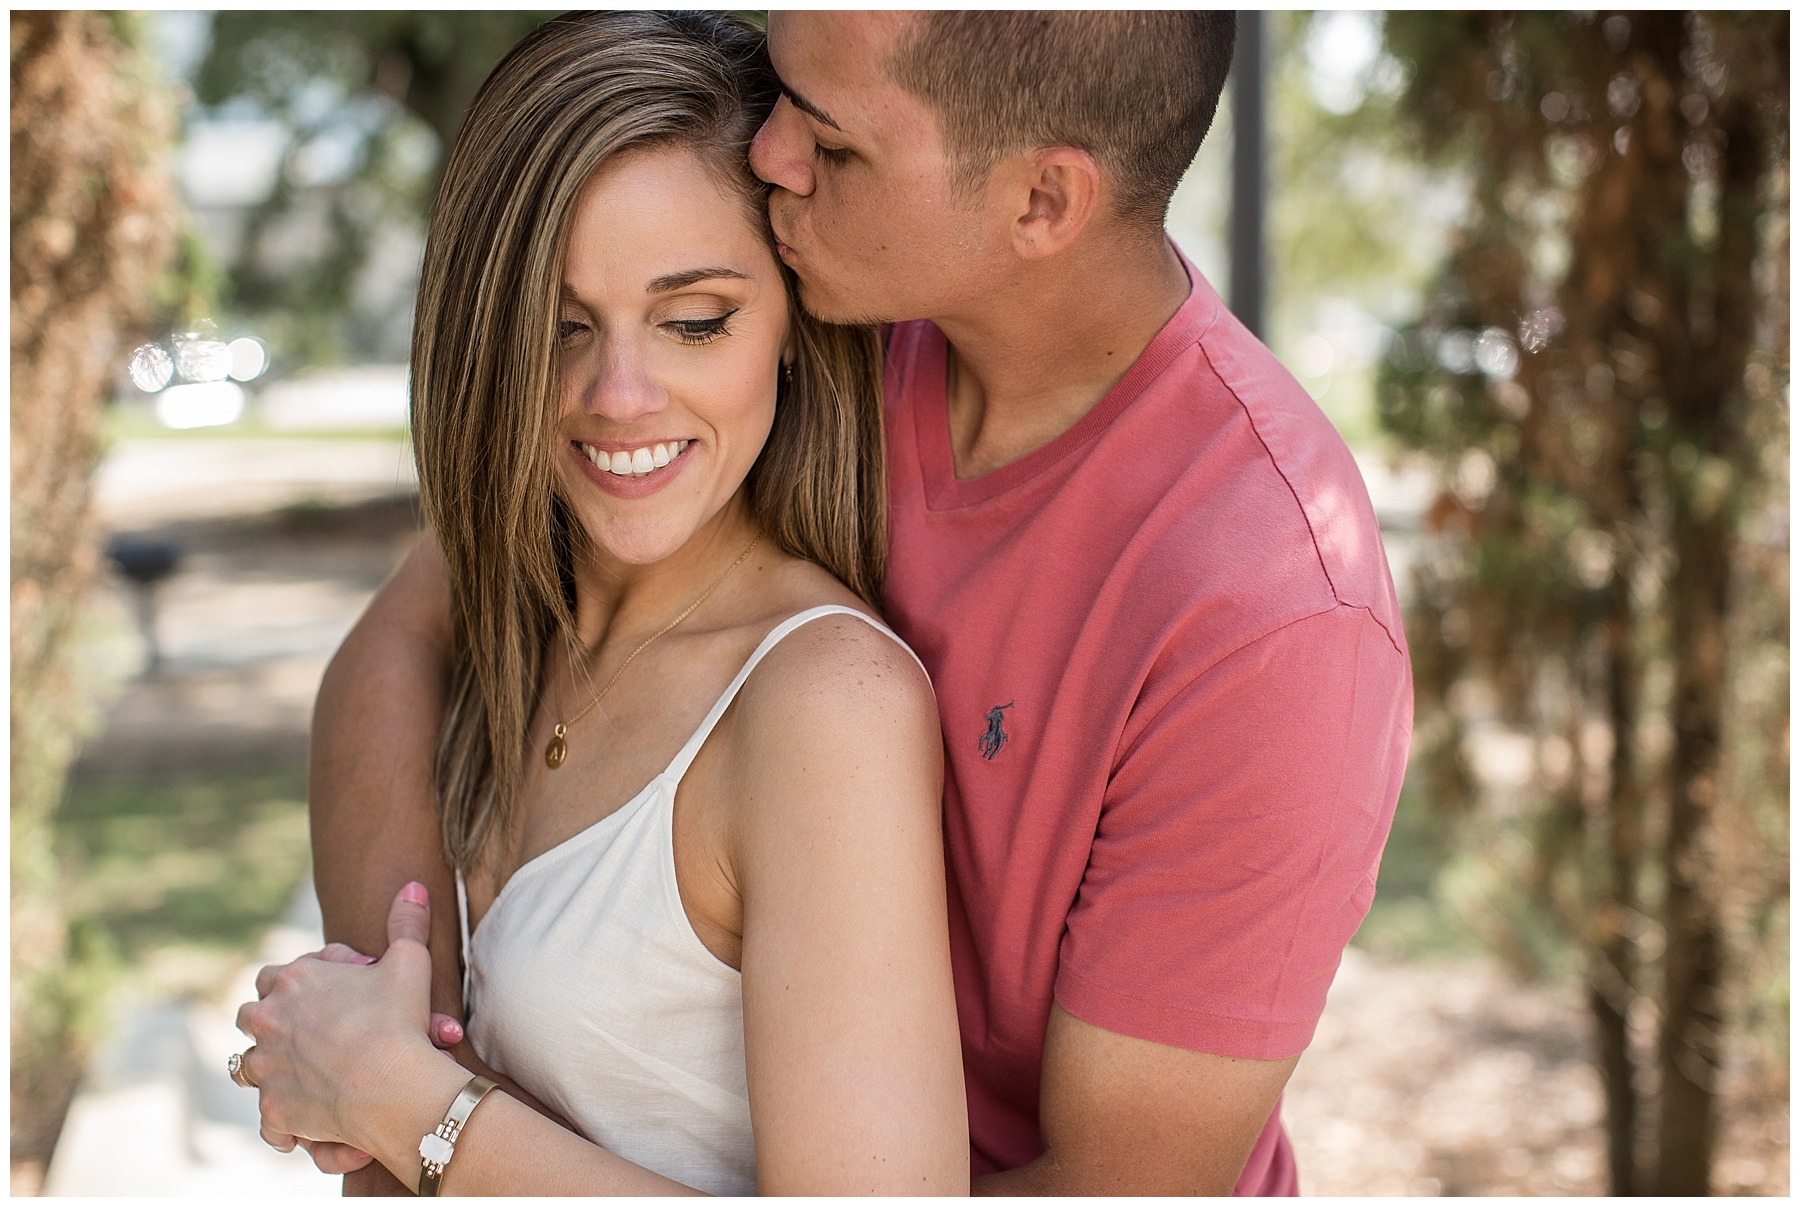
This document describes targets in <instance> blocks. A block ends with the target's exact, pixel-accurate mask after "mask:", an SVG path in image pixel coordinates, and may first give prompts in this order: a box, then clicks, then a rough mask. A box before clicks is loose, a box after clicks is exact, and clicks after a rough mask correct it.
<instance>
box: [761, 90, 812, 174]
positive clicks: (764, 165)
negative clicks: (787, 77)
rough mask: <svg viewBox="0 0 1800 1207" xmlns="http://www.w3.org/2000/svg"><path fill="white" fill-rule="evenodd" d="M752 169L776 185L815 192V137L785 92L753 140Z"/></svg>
mask: <svg viewBox="0 0 1800 1207" xmlns="http://www.w3.org/2000/svg"><path fill="white" fill-rule="evenodd" d="M750 170H751V171H753V172H755V173H756V175H757V177H758V178H759V179H761V180H763V181H765V182H767V183H769V184H772V185H774V186H775V187H777V188H782V189H786V190H787V191H788V192H790V193H797V194H799V195H800V196H802V197H807V196H810V195H811V194H812V191H813V170H812V139H811V138H810V137H809V136H808V135H807V133H806V123H804V122H802V121H801V120H800V111H799V110H797V109H795V108H794V106H793V103H792V102H790V101H789V100H788V99H787V97H785V96H784V97H782V98H781V99H780V100H778V101H776V102H775V108H774V110H773V111H771V112H770V114H769V116H768V117H767V118H766V119H765V120H764V121H763V124H762V129H760V130H758V131H757V132H756V137H755V138H753V139H751V140H750Z"/></svg>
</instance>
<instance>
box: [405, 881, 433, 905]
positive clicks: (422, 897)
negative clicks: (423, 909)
mask: <svg viewBox="0 0 1800 1207" xmlns="http://www.w3.org/2000/svg"><path fill="white" fill-rule="evenodd" d="M400 899H401V900H402V901H410V902H412V903H413V904H414V905H424V904H426V903H427V902H429V901H430V900H431V896H430V894H429V893H427V892H426V891H425V886H424V885H422V884H420V883H419V882H418V881H417V880H410V881H408V882H407V884H406V887H405V888H403V889H401V890H400Z"/></svg>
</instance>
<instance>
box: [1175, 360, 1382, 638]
mask: <svg viewBox="0 0 1800 1207" xmlns="http://www.w3.org/2000/svg"><path fill="white" fill-rule="evenodd" d="M1208 329H1209V330H1210V325H1209V328H1208ZM1202 334H1204V333H1202ZM1195 342H1196V343H1197V344H1199V346H1200V354H1201V355H1202V356H1204V357H1206V365H1207V367H1208V368H1209V369H1211V370H1212V374H1213V376H1214V377H1216V378H1217V379H1218V381H1219V384H1220V385H1222V386H1224V387H1225V389H1226V390H1228V391H1230V393H1231V398H1232V401H1234V402H1236V403H1237V405H1238V409H1239V410H1241V411H1243V413H1244V419H1245V420H1246V421H1247V422H1248V423H1249V424H1250V431H1251V432H1252V433H1253V434H1254V435H1255V436H1256V442H1257V443H1258V444H1259V445H1261V446H1262V451H1263V455H1264V456H1265V457H1267V458H1268V459H1269V465H1270V466H1271V467H1273V468H1274V470H1275V472H1276V473H1277V474H1278V475H1280V477H1281V484H1282V485H1283V486H1285V487H1287V488H1288V493H1289V494H1290V495H1292V496H1293V498H1294V506H1295V507H1297V508H1299V509H1300V519H1301V521H1302V522H1304V523H1305V524H1306V536H1307V539H1308V540H1310V541H1311V542H1312V547H1313V556H1314V557H1315V558H1317V559H1318V560H1319V573H1320V574H1323V575H1324V576H1325V585H1326V586H1327V587H1329V588H1331V597H1332V599H1334V600H1336V601H1337V603H1338V605H1339V606H1340V607H1346V608H1360V609H1361V610H1362V611H1365V612H1368V613H1369V619H1371V620H1373V621H1374V622H1375V625H1376V627H1377V628H1379V629H1380V630H1381V631H1382V633H1383V634H1384V635H1385V636H1386V637H1387V639H1388V642H1389V643H1390V644H1391V645H1393V647H1394V649H1396V650H1400V651H1401V652H1402V653H1404V651H1403V650H1401V645H1400V642H1399V640H1398V639H1396V638H1395V636H1394V634H1393V631H1392V630H1390V629H1389V628H1388V626H1387V625H1386V624H1385V623H1383V621H1382V619H1381V617H1379V616H1377V615H1375V613H1374V610H1373V609H1371V608H1370V607H1369V606H1368V605H1367V604H1353V603H1350V602H1348V601H1347V600H1345V599H1344V597H1343V596H1342V595H1340V594H1339V593H1338V589H1337V583H1336V582H1335V581H1334V580H1333V579H1332V577H1331V567H1329V566H1327V565H1326V564H1325V553H1324V551H1323V550H1322V549H1320V548H1319V534H1318V533H1317V532H1316V531H1314V529H1313V522H1312V517H1311V516H1310V515H1308V514H1307V513H1306V504H1304V503H1302V502H1301V501H1300V492H1299V491H1298V490H1296V489H1294V483H1293V480H1292V479H1291V478H1289V477H1288V475H1287V470H1286V468H1284V467H1283V466H1282V464H1281V461H1280V459H1278V458H1277V457H1276V456H1275V451H1274V450H1273V449H1271V448H1270V447H1269V442H1268V441H1267V440H1265V439H1264V438H1263V434H1262V429H1261V428H1260V427H1258V426H1257V423H1256V413H1255V412H1254V411H1252V410H1251V409H1250V407H1249V405H1248V404H1247V403H1245V401H1244V396H1243V395H1242V394H1240V393H1238V391H1237V387H1236V386H1234V385H1232V384H1231V383H1230V382H1229V381H1227V380H1226V379H1225V375H1224V374H1223V373H1221V372H1219V366H1218V365H1217V364H1215V363H1214V362H1213V358H1212V354H1211V353H1210V352H1208V351H1207V350H1206V345H1205V343H1204V342H1203V341H1201V340H1198V339H1197V340H1196V341H1195ZM1375 535H1376V539H1377V540H1380V539H1381V532H1380V527H1379V525H1378V526H1377V528H1376V534H1375ZM1271 631H1273V630H1271ZM1259 640H1260V639H1259ZM1246 644H1249V643H1248V642H1247V643H1246Z"/></svg>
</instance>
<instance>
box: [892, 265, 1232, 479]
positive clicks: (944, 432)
mask: <svg viewBox="0 0 1800 1207" xmlns="http://www.w3.org/2000/svg"><path fill="white" fill-rule="evenodd" d="M1169 246H1170V247H1172V248H1174V250H1175V254H1176V256H1178V257H1179V258H1180V260H1181V267H1182V269H1183V270H1184V271H1185V272H1186V273H1187V276H1188V296H1187V299H1186V300H1185V301H1183V302H1182V303H1181V306H1180V307H1179V308H1178V309H1177V310H1176V311H1175V313H1174V314H1173V315H1171V316H1170V317H1169V321H1168V322H1166V323H1164V324H1163V326H1162V330H1160V331H1158V332H1157V333H1156V335H1155V337H1154V338H1152V339H1151V341H1150V342H1149V344H1147V345H1146V346H1145V348H1144V350H1143V351H1142V352H1140V353H1139V354H1138V358H1137V360H1135V361H1133V362H1132V365H1131V367H1130V368H1129V369H1127V370H1125V374H1124V376H1122V377H1120V378H1119V380H1118V381H1116V382H1114V383H1113V387H1112V389H1110V390H1108V391H1107V392H1106V396H1105V397H1103V398H1102V399H1101V400H1100V401H1099V402H1098V403H1096V404H1095V406H1094V408H1093V409H1092V410H1090V411H1089V412H1088V413H1087V414H1085V415H1083V416H1082V417H1081V418H1080V419H1078V420H1076V421H1075V424H1074V426H1072V427H1070V428H1069V430H1068V431H1066V432H1064V433H1063V434H1062V435H1060V436H1058V437H1057V438H1056V439H1054V440H1052V441H1051V442H1050V443H1048V444H1046V445H1045V446H1044V447H1043V448H1040V449H1038V450H1037V451H1036V452H1033V453H1029V454H1027V455H1026V456H1024V457H1021V458H1019V460H1017V461H1014V462H1012V463H1011V464H1010V465H1003V466H1001V467H1000V468H999V469H996V470H993V471H991V472H989V473H985V474H982V475H981V476H980V477H978V478H958V477H957V476H956V457H955V455H954V454H953V453H952V452H951V448H950V402H949V343H948V341H947V340H945V338H944V333H943V332H942V331H940V330H938V328H937V325H936V324H934V323H925V324H922V326H923V327H924V331H923V334H922V346H921V348H920V364H919V382H918V393H917V394H916V395H915V397H917V398H918V400H919V401H918V403H917V404H916V405H915V407H914V409H913V422H914V424H915V425H916V431H917V439H918V446H919V469H920V474H921V476H922V477H923V479H924V487H925V506H926V508H927V510H930V511H953V510H955V509H957V508H960V507H972V506H975V505H976V504H979V503H985V502H987V501H988V500H990V499H995V498H998V497H999V496H1001V495H1003V494H1005V493H1007V492H1008V491H1010V490H1013V489H1014V488H1016V487H1019V486H1022V485H1024V484H1025V483H1027V482H1030V481H1031V480H1032V479H1034V478H1036V477H1038V476H1039V475H1041V474H1043V473H1044V472H1045V471H1047V470H1049V469H1051V468H1052V467H1054V466H1055V465H1056V464H1057V463H1059V462H1061V461H1062V460H1063V459H1064V458H1066V457H1067V456H1068V455H1069V454H1070V453H1073V452H1075V451H1076V450H1078V449H1080V448H1081V447H1082V446H1084V445H1086V444H1087V443H1088V442H1089V441H1091V440H1093V439H1094V438H1095V437H1096V436H1098V435H1099V434H1100V433H1101V432H1103V431H1105V430H1106V427H1107V425H1108V424H1110V423H1111V422H1112V421H1113V420H1114V419H1115V418H1117V417H1118V415H1119V413H1120V412H1121V411H1123V410H1124V409H1125V408H1126V407H1128V406H1130V405H1131V404H1132V403H1133V402H1135V401H1136V400H1137V399H1138V398H1139V397H1140V396H1141V395H1142V394H1143V393H1144V390H1145V389H1146V388H1147V387H1148V386H1149V385H1150V384H1151V383H1152V382H1154V381H1155V380H1156V379H1157V377H1158V376H1159V375H1160V374H1161V373H1162V371H1163V370H1164V369H1166V368H1168V367H1169V364H1170V362H1171V361H1173V360H1174V359H1175V358H1176V357H1177V356H1179V355H1180V354H1181V351H1182V349H1184V348H1186V347H1187V346H1188V345H1189V344H1191V343H1192V342H1193V341H1194V340H1195V339H1197V338H1199V336H1200V334H1201V333H1202V332H1203V331H1205V330H1206V328H1207V327H1208V326H1210V325H1211V323H1212V321H1213V319H1214V318H1215V317H1216V316H1217V314H1218V307H1219V305H1220V302H1219V297H1218V295H1217V294H1216V293H1214V292H1213V291H1212V290H1211V289H1210V288H1209V287H1208V286H1207V285H1206V283H1205V280H1204V278H1202V277H1201V276H1200V274H1199V273H1197V272H1195V271H1194V266H1193V265H1192V264H1190V263H1189V262H1188V258H1187V256H1185V255H1183V254H1182V252H1181V249H1180V248H1179V247H1175V245H1174V243H1173V242H1171V243H1170V245H1169Z"/></svg>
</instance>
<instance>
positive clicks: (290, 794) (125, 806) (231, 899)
mask: <svg viewBox="0 0 1800 1207" xmlns="http://www.w3.org/2000/svg"><path fill="white" fill-rule="evenodd" d="M56 832H57V839H58V846H59V848H60V849H61V851H62V852H63V858H64V860H65V862H66V864H67V866H68V868H69V871H70V873H71V879H72V881H73V883H74V884H75V886H76V888H75V891H74V892H73V894H72V895H71V898H70V901H69V910H70V914H71V916H72V917H74V918H75V919H77V920H78V922H79V924H80V925H81V926H83V927H84V928H85V931H86V933H88V934H89V935H90V936H91V937H92V941H93V943H94V945H95V946H96V948H104V949H105V950H106V951H107V952H109V953H110V958H111V960H112V961H113V962H115V963H116V964H117V965H118V966H119V968H120V969H121V970H123V969H130V970H132V973H133V976H134V977H135V978H136V979H138V980H139V981H140V982H142V984H140V985H139V987H140V988H154V989H156V990H158V991H161V992H201V991H205V990H208V989H210V988H212V987H213V985H214V984H215V983H216V982H217V980H218V979H219V976H220V975H221V973H222V972H224V971H226V970H228V969H229V968H230V967H231V966H232V965H233V964H235V962H236V961H237V960H240V959H242V958H243V955H244V953H245V952H246V951H249V950H251V949H253V948H254V947H255V945H256V941H257V939H258V938H259V937H260V936H261V935H262V933H263V932H264V931H265V930H266V929H267V928H268V927H269V926H270V925H271V924H272V923H273V922H275V921H276V920H277V919H279V918H280V917H281V915H282V912H283V911H284V910H285V909H286V908H287V906H288V903H289V902H290V901H291V900H292V899H293V895H294V890H295V889H296V888H297V887H298V886H299V884H300V880H301V877H302V876H304V875H305V874H306V869H307V867H308V866H309V863H310V858H309V843H308V836H307V820H306V768H305V767H304V766H303V765H300V764H298V763H296V764H294V765H291V766H277V767H268V768H263V769H259V770H255V771H245V772H234V773H217V774H208V773H204V772H198V771H195V772H187V773H183V774H180V775H172V776H169V775H160V776H151V775H133V776H126V775H119V774H111V775H106V776H104V777H100V776H96V777H93V778H86V779H83V778H78V779H76V780H75V781H74V782H72V783H71V784H70V785H69V790H68V793H67V795H66V796H65V798H64V800H63V804H62V807H61V809H60V810H59V811H58V813H57V815H56Z"/></svg>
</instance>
